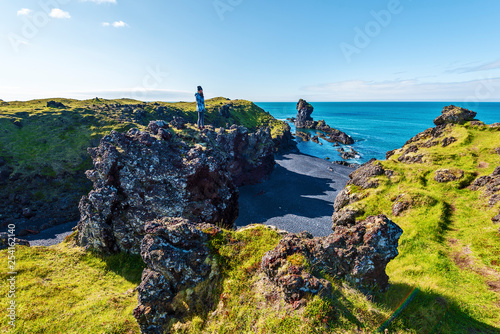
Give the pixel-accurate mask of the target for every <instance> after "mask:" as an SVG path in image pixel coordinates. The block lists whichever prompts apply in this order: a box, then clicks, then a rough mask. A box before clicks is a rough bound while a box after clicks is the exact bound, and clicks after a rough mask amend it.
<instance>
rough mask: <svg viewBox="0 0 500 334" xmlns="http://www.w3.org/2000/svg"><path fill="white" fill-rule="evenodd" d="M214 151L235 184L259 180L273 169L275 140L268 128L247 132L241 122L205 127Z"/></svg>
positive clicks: (209, 143) (240, 184)
mask: <svg viewBox="0 0 500 334" xmlns="http://www.w3.org/2000/svg"><path fill="white" fill-rule="evenodd" d="M205 136H207V137H208V138H211V139H212V140H213V141H210V140H209V141H207V145H212V148H213V152H214V154H219V155H220V158H221V159H223V160H224V161H225V167H226V169H227V170H228V171H229V173H230V174H231V177H232V179H233V182H234V184H235V185H236V186H238V187H239V186H242V185H248V184H255V183H259V182H261V181H262V180H263V179H265V178H266V177H267V176H268V175H269V174H271V172H272V171H273V168H274V165H275V161H274V152H275V143H274V141H273V139H272V137H271V132H270V130H269V129H258V130H257V131H256V132H249V131H248V129H247V128H245V127H244V126H236V125H233V126H232V127H231V128H230V129H228V130H227V131H224V130H222V129H219V131H208V132H206V133H205Z"/></svg>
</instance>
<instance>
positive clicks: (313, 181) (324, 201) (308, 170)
mask: <svg viewBox="0 0 500 334" xmlns="http://www.w3.org/2000/svg"><path fill="white" fill-rule="evenodd" d="M353 170H354V169H353V168H349V167H345V166H339V165H335V164H332V163H331V162H328V161H326V160H323V159H319V158H316V157H312V156H309V155H305V154H300V153H293V154H286V155H283V156H279V157H276V166H275V170H274V171H273V173H272V174H271V176H270V178H269V180H267V181H265V182H263V183H259V184H256V185H252V186H244V187H241V188H240V215H239V218H238V219H237V220H236V226H237V227H241V226H245V225H249V224H252V223H263V224H266V225H274V226H276V227H278V228H280V229H283V230H286V231H288V232H293V233H297V232H302V231H308V232H310V233H312V234H313V235H314V236H325V235H328V234H330V233H331V227H332V220H331V216H332V214H333V202H334V200H335V197H336V196H337V194H338V193H339V192H340V191H341V190H342V189H343V188H344V186H345V184H346V183H347V181H348V180H349V177H348V175H349V173H351V172H352V171H353Z"/></svg>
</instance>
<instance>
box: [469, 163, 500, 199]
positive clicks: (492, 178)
mask: <svg viewBox="0 0 500 334" xmlns="http://www.w3.org/2000/svg"><path fill="white" fill-rule="evenodd" d="M470 189H471V190H473V191H477V190H482V191H483V195H484V196H485V197H489V201H488V204H489V205H490V207H493V206H494V205H495V204H497V203H498V202H499V201H500V166H498V167H496V168H495V170H494V171H493V173H491V174H490V175H485V176H481V177H478V178H477V179H476V180H474V182H472V184H471V186H470Z"/></svg>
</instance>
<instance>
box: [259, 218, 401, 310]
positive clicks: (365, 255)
mask: <svg viewBox="0 0 500 334" xmlns="http://www.w3.org/2000/svg"><path fill="white" fill-rule="evenodd" d="M402 233H403V231H402V230H401V228H400V227H399V226H397V225H396V224H395V223H393V222H392V221H390V220H389V219H388V218H387V217H386V216H384V215H379V216H371V217H368V218H367V219H366V220H364V221H361V222H358V223H356V224H352V225H350V226H342V225H339V226H336V227H335V229H334V231H333V233H332V234H330V235H329V236H326V237H317V238H313V237H312V236H311V235H310V234H309V233H306V232H303V233H301V234H289V235H287V236H285V237H284V238H283V239H282V240H281V241H280V242H279V244H278V246H276V248H275V249H274V250H272V251H270V252H267V253H266V255H265V256H264V257H263V258H262V263H261V269H262V270H263V271H264V273H266V275H267V276H268V277H269V279H270V280H271V281H273V282H274V283H275V284H276V285H278V286H279V287H280V288H281V289H283V292H284V294H285V299H286V301H288V302H296V301H298V300H300V299H301V298H303V297H304V295H305V294H307V293H311V294H325V295H328V294H329V293H330V292H331V284H330V283H329V282H328V281H327V280H324V279H322V278H320V277H318V276H317V275H318V273H320V272H322V273H326V274H328V275H331V276H332V277H337V278H339V279H344V280H346V281H347V282H350V283H351V284H352V285H353V286H355V287H357V288H358V289H360V290H361V291H363V292H366V293H369V292H371V291H373V290H379V291H384V290H385V289H386V288H387V287H388V279H389V278H388V276H387V274H386V273H385V268H386V266H387V263H389V261H391V260H392V259H394V258H395V257H396V256H397V255H398V250H397V247H398V240H399V238H400V236H401V235H402Z"/></svg>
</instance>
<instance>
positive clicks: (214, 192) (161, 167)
mask: <svg viewBox="0 0 500 334" xmlns="http://www.w3.org/2000/svg"><path fill="white" fill-rule="evenodd" d="M150 129H151V130H150V131H139V130H138V129H131V130H129V131H128V132H127V133H126V134H122V133H118V132H115V131H112V132H111V134H110V135H108V136H105V137H104V138H103V139H102V140H101V143H100V145H99V146H98V147H97V148H92V149H89V153H90V155H91V156H92V159H93V161H94V170H89V171H87V172H86V174H87V177H88V178H89V179H90V180H91V181H92V183H93V185H94V190H92V191H91V192H90V193H89V194H88V196H85V197H83V198H82V200H81V201H80V205H79V209H80V212H81V218H80V222H79V223H78V227H77V229H78V234H77V243H78V244H79V245H80V246H84V247H87V248H92V249H95V250H98V251H100V252H115V251H125V252H131V253H139V245H140V243H141V241H142V238H143V236H144V234H145V230H144V225H145V223H146V222H148V221H151V220H153V219H156V218H160V217H183V218H186V219H191V220H192V221H193V222H207V223H214V224H222V225H224V226H227V227H232V224H233V222H234V221H235V220H236V218H237V217H238V190H237V188H236V187H235V185H234V183H233V182H232V179H231V175H230V174H229V173H228V172H227V170H226V168H225V163H226V161H224V160H222V159H221V158H220V157H219V155H217V154H213V152H212V151H211V150H209V149H206V148H204V147H202V146H200V145H195V146H194V147H189V146H188V145H187V144H186V143H184V142H182V141H180V140H175V138H172V135H171V134H170V132H169V131H168V129H167V128H166V125H165V124H161V126H160V125H159V124H157V123H155V124H154V125H151V126H150ZM155 133H156V134H155Z"/></svg>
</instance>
